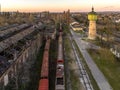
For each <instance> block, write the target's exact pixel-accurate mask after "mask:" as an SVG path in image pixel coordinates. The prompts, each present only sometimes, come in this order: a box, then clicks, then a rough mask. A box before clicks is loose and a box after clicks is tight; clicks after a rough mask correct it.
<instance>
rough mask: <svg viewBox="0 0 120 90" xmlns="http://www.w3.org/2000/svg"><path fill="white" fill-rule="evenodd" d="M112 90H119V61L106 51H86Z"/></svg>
mask: <svg viewBox="0 0 120 90" xmlns="http://www.w3.org/2000/svg"><path fill="white" fill-rule="evenodd" d="M88 51H89V53H90V55H91V56H92V58H93V59H94V61H95V62H96V64H97V66H98V67H99V68H100V70H101V71H102V72H103V74H104V75H105V77H106V78H107V79H108V81H109V83H110V84H111V86H112V88H113V90H120V61H117V59H116V58H115V56H114V55H113V54H112V53H111V52H110V51H109V50H108V49H100V50H91V49H89V50H88Z"/></svg>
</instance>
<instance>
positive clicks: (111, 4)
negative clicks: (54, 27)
mask: <svg viewBox="0 0 120 90" xmlns="http://www.w3.org/2000/svg"><path fill="white" fill-rule="evenodd" d="M0 4H1V7H2V11H17V10H18V11H20V12H40V11H46V10H47V11H52V12H61V11H64V10H68V9H70V10H71V11H75V12H78V11H79V12H88V11H90V10H91V7H92V6H94V7H95V11H120V3H119V0H74V1H73V0H0Z"/></svg>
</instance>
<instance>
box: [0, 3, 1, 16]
mask: <svg viewBox="0 0 120 90" xmlns="http://www.w3.org/2000/svg"><path fill="white" fill-rule="evenodd" d="M0 15H1V4H0Z"/></svg>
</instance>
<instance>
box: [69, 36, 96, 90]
mask: <svg viewBox="0 0 120 90" xmlns="http://www.w3.org/2000/svg"><path fill="white" fill-rule="evenodd" d="M70 41H71V44H72V48H73V51H74V54H75V57H76V64H77V65H78V67H79V70H80V82H81V83H82V84H83V86H84V88H85V89H86V90H94V89H93V86H92V84H91V82H90V79H89V76H88V74H87V72H86V70H85V67H84V64H83V63H82V61H81V60H80V57H79V55H78V53H77V50H76V48H75V46H74V44H73V40H72V38H71V37H70Z"/></svg>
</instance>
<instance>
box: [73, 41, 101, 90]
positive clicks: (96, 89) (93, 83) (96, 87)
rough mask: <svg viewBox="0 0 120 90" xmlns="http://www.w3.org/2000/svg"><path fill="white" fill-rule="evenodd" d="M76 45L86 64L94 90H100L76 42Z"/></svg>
mask: <svg viewBox="0 0 120 90" xmlns="http://www.w3.org/2000/svg"><path fill="white" fill-rule="evenodd" d="M74 45H75V48H76V50H77V52H78V53H79V55H80V57H81V60H82V63H83V64H84V67H85V69H86V71H87V73H88V75H89V78H90V81H91V83H92V85H93V88H94V90H100V89H99V87H98V85H97V83H96V81H95V80H94V78H93V76H92V74H91V71H90V70H89V68H88V65H87V64H86V62H85V60H84V58H83V56H82V54H81V52H80V50H79V48H78V46H77V44H76V43H75V41H74Z"/></svg>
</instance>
